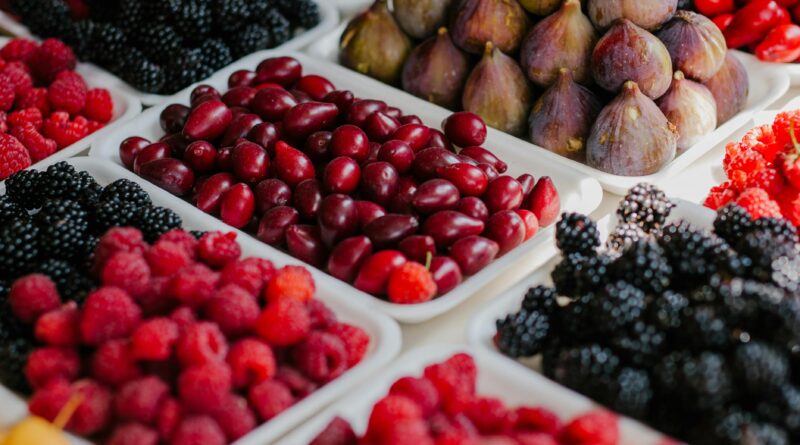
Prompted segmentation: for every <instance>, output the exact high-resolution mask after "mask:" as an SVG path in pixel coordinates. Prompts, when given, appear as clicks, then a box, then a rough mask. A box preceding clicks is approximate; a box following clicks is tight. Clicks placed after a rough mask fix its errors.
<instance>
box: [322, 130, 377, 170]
mask: <svg viewBox="0 0 800 445" xmlns="http://www.w3.org/2000/svg"><path fill="white" fill-rule="evenodd" d="M329 149H330V152H331V156H334V157H339V156H347V157H349V158H353V159H354V160H355V161H356V162H362V161H364V160H365V159H367V156H368V155H369V138H367V134H366V133H364V130H362V129H360V128H358V127H356V126H355V125H342V126H341V127H339V128H337V129H335V130H333V133H332V134H331V143H330V147H329Z"/></svg>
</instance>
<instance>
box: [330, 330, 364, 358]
mask: <svg viewBox="0 0 800 445" xmlns="http://www.w3.org/2000/svg"><path fill="white" fill-rule="evenodd" d="M328 332H329V333H331V334H333V335H335V336H337V337H339V340H341V341H342V342H343V343H344V346H345V348H346V349H347V367H348V368H352V367H353V366H355V365H357V364H358V363H359V362H360V361H361V360H362V359H363V358H364V355H366V353H367V350H368V349H369V343H370V340H369V335H368V334H367V333H366V332H365V331H364V330H363V329H361V328H360V327H358V326H353V325H351V324H347V323H337V324H335V325H333V326H331V327H330V328H328Z"/></svg>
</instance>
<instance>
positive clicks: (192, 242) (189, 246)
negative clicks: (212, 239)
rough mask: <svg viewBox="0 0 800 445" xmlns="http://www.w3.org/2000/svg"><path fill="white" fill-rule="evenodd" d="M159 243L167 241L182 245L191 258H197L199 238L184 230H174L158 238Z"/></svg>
mask: <svg viewBox="0 0 800 445" xmlns="http://www.w3.org/2000/svg"><path fill="white" fill-rule="evenodd" d="M158 241H166V242H170V243H175V244H178V245H180V246H181V247H182V248H183V249H184V250H185V251H186V254H187V255H189V258H191V259H195V258H196V257H197V244H198V241H197V238H195V237H194V236H193V235H192V234H191V233H189V232H187V231H185V230H183V229H172V230H170V231H169V232H167V233H164V234H163V235H161V236H160V237H158Z"/></svg>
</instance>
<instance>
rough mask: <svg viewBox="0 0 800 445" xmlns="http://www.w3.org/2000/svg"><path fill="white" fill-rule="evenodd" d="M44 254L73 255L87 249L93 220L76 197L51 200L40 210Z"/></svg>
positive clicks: (61, 256)
mask: <svg viewBox="0 0 800 445" xmlns="http://www.w3.org/2000/svg"><path fill="white" fill-rule="evenodd" d="M35 222H36V224H37V225H38V226H39V245H40V250H41V254H42V255H46V256H47V257H54V258H60V259H71V258H75V257H76V256H81V255H83V254H85V253H86V239H87V238H88V231H89V221H88V218H87V213H86V211H85V210H83V209H82V208H81V206H80V204H78V203H77V202H76V201H72V200H68V199H62V200H49V201H47V202H46V203H45V204H44V207H42V210H41V211H40V212H39V213H37V214H36V216H35Z"/></svg>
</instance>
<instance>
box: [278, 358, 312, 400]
mask: <svg viewBox="0 0 800 445" xmlns="http://www.w3.org/2000/svg"><path fill="white" fill-rule="evenodd" d="M275 380H277V381H279V382H281V383H283V384H284V385H286V386H288V387H289V391H291V392H292V395H293V396H295V397H296V398H298V399H303V398H305V397H307V396H308V395H310V394H311V393H313V392H314V391H316V390H317V388H318V387H319V385H317V384H316V383H314V382H312V381H311V380H309V379H307V378H306V376H304V375H303V373H301V372H300V371H298V370H296V369H294V368H292V367H289V366H279V367H278V372H277V373H276V374H275Z"/></svg>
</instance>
